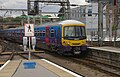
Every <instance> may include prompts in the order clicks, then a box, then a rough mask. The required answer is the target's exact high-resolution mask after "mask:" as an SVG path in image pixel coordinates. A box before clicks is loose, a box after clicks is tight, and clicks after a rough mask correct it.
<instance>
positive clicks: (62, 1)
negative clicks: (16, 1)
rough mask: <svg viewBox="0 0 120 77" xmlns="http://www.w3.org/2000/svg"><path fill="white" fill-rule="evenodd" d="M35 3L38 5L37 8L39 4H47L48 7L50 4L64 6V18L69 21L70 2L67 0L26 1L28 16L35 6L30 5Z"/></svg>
mask: <svg viewBox="0 0 120 77" xmlns="http://www.w3.org/2000/svg"><path fill="white" fill-rule="evenodd" d="M35 2H36V3H38V5H37V6H39V3H47V4H48V5H49V4H51V3H52V4H53V5H54V4H58V5H60V6H66V8H67V9H66V11H65V14H64V16H65V19H70V2H69V0H28V1H27V4H28V5H27V6H28V15H29V14H30V11H31V10H33V6H35V5H32V4H33V3H35ZM34 10H35V9H34ZM41 11H42V10H41ZM40 13H41V12H40Z"/></svg>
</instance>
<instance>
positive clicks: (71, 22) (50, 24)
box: [7, 20, 85, 30]
mask: <svg viewBox="0 0 120 77" xmlns="http://www.w3.org/2000/svg"><path fill="white" fill-rule="evenodd" d="M67 24H81V25H85V24H84V23H82V22H80V21H77V20H64V21H59V22H55V23H44V24H42V25H35V28H38V27H44V26H56V25H67ZM17 29H24V27H17V28H10V29H7V30H17Z"/></svg>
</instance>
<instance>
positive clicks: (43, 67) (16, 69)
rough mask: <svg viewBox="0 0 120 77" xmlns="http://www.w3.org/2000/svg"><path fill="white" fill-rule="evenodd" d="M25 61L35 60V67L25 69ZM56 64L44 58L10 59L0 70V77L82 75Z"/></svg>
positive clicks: (75, 76)
mask: <svg viewBox="0 0 120 77" xmlns="http://www.w3.org/2000/svg"><path fill="white" fill-rule="evenodd" d="M25 62H36V67H35V69H34V68H33V69H25V68H24V65H23V64H24V63H25ZM57 66H58V65H54V64H53V63H52V62H49V61H47V60H45V59H42V60H41V59H39V60H30V61H27V60H21V61H10V62H9V63H8V64H7V65H6V66H5V67H4V68H3V69H2V70H0V77H82V76H80V75H78V74H75V73H73V72H71V71H69V70H67V71H66V70H63V69H62V68H63V67H57Z"/></svg>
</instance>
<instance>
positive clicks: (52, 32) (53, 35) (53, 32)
mask: <svg viewBox="0 0 120 77" xmlns="http://www.w3.org/2000/svg"><path fill="white" fill-rule="evenodd" d="M50 37H55V30H54V29H52V30H51V31H50Z"/></svg>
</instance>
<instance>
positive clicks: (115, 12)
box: [114, 0, 118, 47]
mask: <svg viewBox="0 0 120 77" xmlns="http://www.w3.org/2000/svg"><path fill="white" fill-rule="evenodd" d="M116 2H117V0H114V47H115V46H116V37H117V27H118V18H117V14H118V11H117V8H118V7H117V4H116Z"/></svg>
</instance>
